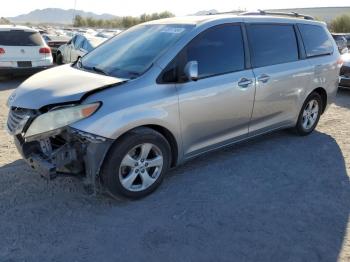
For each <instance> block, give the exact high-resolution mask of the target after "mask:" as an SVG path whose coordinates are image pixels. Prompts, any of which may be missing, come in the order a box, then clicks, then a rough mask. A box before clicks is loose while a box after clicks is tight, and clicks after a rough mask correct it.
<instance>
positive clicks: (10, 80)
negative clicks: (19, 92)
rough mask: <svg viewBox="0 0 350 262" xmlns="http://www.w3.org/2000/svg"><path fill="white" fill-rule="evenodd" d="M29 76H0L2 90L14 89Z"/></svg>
mask: <svg viewBox="0 0 350 262" xmlns="http://www.w3.org/2000/svg"><path fill="white" fill-rule="evenodd" d="M27 78H28V76H20V77H19V76H18V77H1V76H0V91H5V90H9V89H14V88H16V87H18V86H19V85H20V84H21V83H22V82H23V81H24V80H26V79H27Z"/></svg>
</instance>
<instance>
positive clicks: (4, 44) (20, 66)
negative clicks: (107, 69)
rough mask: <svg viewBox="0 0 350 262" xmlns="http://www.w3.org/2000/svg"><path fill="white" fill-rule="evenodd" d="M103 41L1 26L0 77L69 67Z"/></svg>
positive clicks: (87, 37) (19, 27)
mask: <svg viewBox="0 0 350 262" xmlns="http://www.w3.org/2000/svg"><path fill="white" fill-rule="evenodd" d="M107 39H108V38H106V37H95V36H91V35H87V34H85V35H82V34H80V33H79V34H75V35H74V36H73V37H72V38H70V37H68V36H65V35H55V34H48V32H46V31H42V34H40V32H39V31H38V30H37V29H33V28H29V27H25V26H14V25H2V26H0V75H20V74H32V73H35V72H38V71H40V70H43V69H47V68H49V67H51V66H52V65H53V61H56V63H57V64H63V63H72V62H74V61H75V60H77V59H78V58H80V57H82V56H84V55H85V54H87V53H88V52H90V51H91V50H93V49H94V48H95V47H97V46H98V45H99V44H101V43H103V42H104V41H106V40H107Z"/></svg>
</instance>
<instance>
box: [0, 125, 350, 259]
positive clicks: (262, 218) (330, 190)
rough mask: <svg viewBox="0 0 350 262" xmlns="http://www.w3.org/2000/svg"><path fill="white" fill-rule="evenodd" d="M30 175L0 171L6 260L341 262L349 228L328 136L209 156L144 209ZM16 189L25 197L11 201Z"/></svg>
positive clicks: (346, 194)
mask: <svg viewBox="0 0 350 262" xmlns="http://www.w3.org/2000/svg"><path fill="white" fill-rule="evenodd" d="M9 170H13V171H15V172H16V174H13V173H11V172H13V171H11V172H10V171H9ZM16 170H17V171H16ZM9 172H10V173H11V174H10V173H9ZM25 173H30V174H31V175H32V174H33V172H31V171H28V170H27V171H26V169H25V167H24V165H23V161H15V162H14V163H12V164H9V165H5V166H4V167H0V174H1V175H0V213H2V214H3V215H2V216H1V217H0V223H1V224H2V227H1V228H0V234H2V235H6V236H7V237H6V238H3V239H0V254H4V255H0V258H1V256H3V258H6V259H8V258H11V259H14V260H16V258H18V257H16V256H19V257H20V256H21V255H22V257H23V256H24V255H26V257H27V258H28V261H37V260H40V259H41V258H43V259H44V258H45V259H46V260H50V259H56V260H67V259H68V260H79V259H80V258H81V257H86V258H87V257H88V258H89V261H90V260H91V261H96V259H100V260H104V261H117V260H118V259H120V258H122V260H125V261H127V260H132V261H143V260H149V261H334V262H335V261H337V259H338V256H339V253H340V251H341V248H342V244H343V240H344V237H345V235H346V230H347V223H348V219H349V210H350V201H349V199H350V190H349V189H350V183H349V176H348V174H347V170H346V166H345V163H344V157H343V154H342V152H341V149H340V148H339V146H338V144H337V142H336V141H335V140H334V139H333V138H332V137H331V136H329V135H327V134H324V133H320V132H315V133H313V134H312V135H310V136H308V137H296V136H294V135H291V134H290V133H288V132H284V131H282V132H277V133H274V134H269V135H265V136H263V137H260V138H256V139H254V140H252V141H250V142H245V143H241V144H239V145H235V146H232V147H229V148H226V149H222V150H218V151H215V152H212V153H209V154H207V155H203V156H201V157H198V158H196V159H193V160H192V161H191V162H188V163H186V164H184V165H183V166H180V167H178V168H177V169H174V170H172V171H171V173H170V174H169V176H168V177H167V178H166V179H165V181H164V183H163V185H162V186H161V187H160V188H159V190H157V191H156V192H155V193H154V194H152V195H150V196H149V197H147V198H144V199H141V200H139V201H127V200H124V201H114V200H111V199H107V198H105V197H97V198H94V197H89V198H86V196H85V197H83V196H82V195H83V194H82V192H83V191H82V190H81V189H80V188H81V186H80V185H79V184H78V183H75V182H70V183H67V181H66V180H65V179H62V180H57V181H56V182H54V183H55V186H54V187H52V188H51V189H50V190H51V191H50V190H42V189H40V187H43V186H44V185H45V183H44V182H42V180H39V179H38V178H37V176H26V175H25ZM2 174H4V175H2ZM5 178H6V181H5ZM11 179H12V181H11ZM8 180H10V181H11V182H9V181H8ZM21 180H25V182H24V183H21V182H20V181H21ZM12 184H14V185H12ZM9 187H10V188H12V189H11V190H12V191H11V190H10V192H21V193H22V192H27V193H25V194H24V196H21V195H19V194H17V195H15V199H16V202H13V200H12V199H13V198H14V196H13V194H9V193H6V192H8V190H9ZM26 188H29V189H26ZM77 188H78V189H77ZM28 191H29V192H30V193H28ZM4 192H5V193H4ZM7 201H8V202H10V204H7ZM4 207H7V208H6V210H3V209H4ZM18 225H21V227H18ZM47 225H49V226H47ZM14 232H17V234H13V233H14ZM38 232H40V233H39V235H40V236H42V238H41V239H40V240H41V241H37V240H38V237H37V233H38ZM58 232H59V233H58ZM18 234H20V236H21V237H20V238H19V235H18ZM9 243H11V245H12V246H11V248H16V247H18V249H17V251H16V255H13V254H11V253H9V252H8V251H7V250H8V249H5V248H4V247H6V246H8V245H9ZM13 243H15V244H13ZM24 243H25V245H23V244H24ZM130 243H132V244H130ZM43 250H49V252H47V251H46V252H44V251H43ZM62 250H64V252H62ZM40 251H41V252H42V253H40Z"/></svg>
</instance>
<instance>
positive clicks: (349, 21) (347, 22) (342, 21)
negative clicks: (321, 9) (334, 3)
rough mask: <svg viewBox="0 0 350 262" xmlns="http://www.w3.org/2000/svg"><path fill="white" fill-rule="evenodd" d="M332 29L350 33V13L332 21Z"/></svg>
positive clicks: (335, 31)
mask: <svg viewBox="0 0 350 262" xmlns="http://www.w3.org/2000/svg"><path fill="white" fill-rule="evenodd" d="M330 29H331V31H332V32H334V33H350V15H341V16H338V17H336V18H335V19H334V20H333V21H332V22H331V24H330Z"/></svg>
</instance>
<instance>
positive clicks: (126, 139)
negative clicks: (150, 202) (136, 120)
mask: <svg viewBox="0 0 350 262" xmlns="http://www.w3.org/2000/svg"><path fill="white" fill-rule="evenodd" d="M142 143H152V144H154V145H156V146H157V147H158V148H159V149H160V150H161V152H162V155H163V168H162V172H161V174H160V175H159V177H158V179H157V180H156V182H154V184H153V185H151V186H150V187H149V188H147V189H145V190H143V191H138V192H134V191H130V190H127V189H126V188H125V187H123V185H122V184H121V182H120V180H119V173H118V172H119V167H120V164H121V161H122V160H123V158H124V156H125V155H126V154H127V153H128V152H129V151H130V150H131V149H132V148H133V147H135V146H137V145H139V144H142ZM170 157H171V149H170V145H169V143H168V141H167V140H166V138H165V137H164V136H163V135H162V134H160V133H158V132H156V131H155V130H153V129H151V128H144V127H142V128H137V129H134V130H132V131H130V132H128V133H126V134H125V135H123V136H122V137H121V138H120V139H118V140H117V141H116V142H115V143H114V144H113V145H112V147H111V149H110V150H109V152H108V154H107V156H106V158H105V160H104V163H103V165H102V168H101V179H102V183H103V185H104V187H105V188H106V189H107V192H108V193H109V194H110V195H111V196H112V197H115V198H118V197H120V196H122V197H127V198H132V199H138V198H142V197H144V196H146V195H148V194H150V193H152V192H153V191H154V190H156V189H157V188H158V186H159V185H160V184H161V182H162V181H163V178H164V174H165V173H166V172H167V171H168V170H169V167H170V162H171V159H170Z"/></svg>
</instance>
